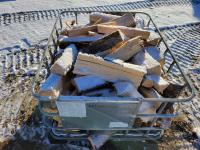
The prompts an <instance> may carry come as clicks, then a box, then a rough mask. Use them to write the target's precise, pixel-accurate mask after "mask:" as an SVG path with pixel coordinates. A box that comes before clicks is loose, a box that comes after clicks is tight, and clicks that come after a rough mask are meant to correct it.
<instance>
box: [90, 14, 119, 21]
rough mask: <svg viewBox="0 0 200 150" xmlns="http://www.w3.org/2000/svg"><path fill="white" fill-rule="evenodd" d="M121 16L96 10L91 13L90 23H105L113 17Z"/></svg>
mask: <svg viewBox="0 0 200 150" xmlns="http://www.w3.org/2000/svg"><path fill="white" fill-rule="evenodd" d="M117 18H120V16H117V15H111V14H106V13H100V12H94V13H91V14H90V23H91V24H94V23H96V22H97V21H98V23H105V22H109V21H111V20H113V19H117Z"/></svg>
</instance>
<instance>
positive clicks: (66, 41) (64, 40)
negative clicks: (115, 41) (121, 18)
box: [59, 34, 104, 45]
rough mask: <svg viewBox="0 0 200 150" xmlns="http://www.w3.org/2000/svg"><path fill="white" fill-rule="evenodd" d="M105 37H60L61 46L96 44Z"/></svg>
mask: <svg viewBox="0 0 200 150" xmlns="http://www.w3.org/2000/svg"><path fill="white" fill-rule="evenodd" d="M103 37H104V35H102V34H98V35H95V36H89V35H82V36H76V37H67V36H61V37H59V45H63V44H69V43H81V42H94V41H97V40H99V39H101V38H103Z"/></svg>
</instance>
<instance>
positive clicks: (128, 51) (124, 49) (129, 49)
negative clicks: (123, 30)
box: [106, 36, 143, 61]
mask: <svg viewBox="0 0 200 150" xmlns="http://www.w3.org/2000/svg"><path fill="white" fill-rule="evenodd" d="M142 46H143V41H142V40H141V37H140V36H138V37H135V38H132V39H130V40H128V41H126V42H124V43H123V44H122V45H121V46H120V47H119V48H117V49H116V50H115V51H113V52H112V53H110V54H108V55H107V56H106V57H111V58H114V59H121V60H123V61H126V60H128V59H130V58H131V57H132V56H133V55H134V54H136V53H137V52H139V51H140V50H141V49H142Z"/></svg>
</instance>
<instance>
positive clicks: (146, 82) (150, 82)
mask: <svg viewBox="0 0 200 150" xmlns="http://www.w3.org/2000/svg"><path fill="white" fill-rule="evenodd" d="M141 85H142V86H143V87H145V88H152V87H153V80H152V79H151V76H145V77H144V79H143V80H142V83H141Z"/></svg>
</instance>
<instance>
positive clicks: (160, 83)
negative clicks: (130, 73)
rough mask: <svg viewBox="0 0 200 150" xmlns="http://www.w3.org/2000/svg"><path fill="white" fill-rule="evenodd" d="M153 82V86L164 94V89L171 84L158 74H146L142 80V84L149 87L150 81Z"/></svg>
mask: <svg viewBox="0 0 200 150" xmlns="http://www.w3.org/2000/svg"><path fill="white" fill-rule="evenodd" d="M152 82H153V87H154V88H155V89H156V90H157V91H158V92H159V93H161V94H163V91H164V90H165V89H166V88H167V87H168V86H169V82H167V81H166V80H165V79H163V78H162V77H161V76H158V75H146V76H145V78H144V80H143V82H142V86H143V87H147V88H149V87H150V84H149V83H152Z"/></svg>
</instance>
